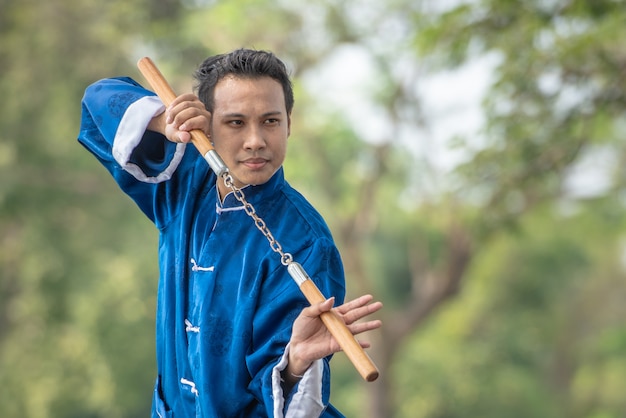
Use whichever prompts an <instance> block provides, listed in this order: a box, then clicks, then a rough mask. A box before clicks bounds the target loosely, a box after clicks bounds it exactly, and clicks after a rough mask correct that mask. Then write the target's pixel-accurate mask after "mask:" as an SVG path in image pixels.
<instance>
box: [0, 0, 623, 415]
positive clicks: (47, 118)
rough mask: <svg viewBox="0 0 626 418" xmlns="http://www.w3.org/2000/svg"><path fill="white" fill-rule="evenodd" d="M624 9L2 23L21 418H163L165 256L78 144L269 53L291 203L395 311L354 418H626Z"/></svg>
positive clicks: (526, 6)
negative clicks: (106, 110)
mask: <svg viewBox="0 0 626 418" xmlns="http://www.w3.org/2000/svg"><path fill="white" fill-rule="evenodd" d="M625 6H626V1H623V0H588V1H581V0H525V1H521V0H517V1H516V0H475V1H460V0H458V1H454V0H447V1H436V0H430V1H426V0H424V1H422V0H345V1H341V0H306V1H305V0H271V1H270V0H254V1H251V0H229V1H220V0H213V1H212V0H161V1H149V0H108V1H99V2H95V1H83V0H56V1H44V2H41V1H35V0H19V1H18V0H0V93H1V96H2V100H0V388H2V389H1V390H0V416H1V417H7V418H14V417H26V418H52V417H55V418H56V417H61V418H97V417H108V418H111V417H113V418H135V417H136V418H140V417H146V416H148V415H149V410H150V401H151V391H152V387H153V381H154V377H155V360H154V310H155V295H156V285H157V278H158V266H157V231H156V230H155V228H154V227H153V225H152V224H150V223H149V221H148V220H147V219H145V218H144V217H143V215H142V214H141V213H140V212H139V211H138V210H137V209H136V208H135V207H134V204H132V203H131V202H130V200H129V199H128V198H127V197H126V196H124V195H123V194H122V193H121V192H120V191H119V190H118V189H117V186H116V185H115V184H114V182H113V181H112V180H111V179H110V178H109V176H108V174H107V173H106V172H105V170H104V169H103V168H102V167H101V166H100V165H99V164H98V163H97V162H96V160H95V159H94V158H93V157H92V156H91V155H89V154H88V153H87V152H85V151H84V150H83V149H82V148H81V146H80V145H79V144H78V143H77V141H76V137H77V135H78V129H79V120H80V111H81V104H80V102H81V97H82V94H83V91H84V89H85V88H86V87H87V86H88V85H89V84H90V83H92V82H94V81H96V80H98V79H100V78H105V77H110V76H120V75H129V76H132V77H134V78H136V79H137V80H138V81H140V82H142V83H143V82H144V80H143V79H142V77H141V75H140V74H139V72H138V71H137V69H136V66H135V64H136V61H137V60H138V59H139V58H141V57H142V56H150V57H151V58H152V59H153V60H154V61H155V62H156V63H157V64H158V65H159V67H160V69H161V70H162V72H163V73H164V74H165V75H166V76H167V78H168V79H169V81H170V83H171V84H172V85H173V86H174V88H175V90H176V91H177V92H186V91H189V90H190V89H191V87H192V85H191V74H192V72H193V71H194V69H195V68H196V66H197V65H198V64H199V63H200V62H201V61H202V60H203V59H204V58H205V57H207V56H208V55H211V54H214V53H222V52H227V51H230V50H232V49H234V48H239V47H252V48H257V49H269V50H272V51H274V52H275V53H276V54H277V55H278V56H280V57H281V58H283V59H284V60H285V62H286V63H287V64H288V66H289V68H290V70H291V73H292V75H293V78H294V82H295V88H296V107H295V110H294V115H293V129H292V136H291V139H290V150H289V156H288V159H287V162H286V164H285V166H286V175H287V178H288V179H289V180H290V182H291V183H292V184H293V185H294V186H295V187H296V188H297V189H299V190H301V191H302V192H303V193H304V194H305V195H306V196H307V197H308V198H309V200H310V201H311V202H312V203H313V204H314V205H315V206H316V207H317V208H318V209H319V210H320V212H321V213H322V214H323V215H324V216H325V218H326V219H327V220H328V222H329V224H330V227H331V229H332V231H333V233H334V235H335V238H336V240H337V243H338V246H339V248H340V250H341V252H342V254H343V257H344V261H345V266H346V272H347V280H348V287H349V293H350V294H351V295H358V294H361V293H364V292H370V293H372V294H374V295H375V296H376V297H377V298H378V299H380V300H382V301H383V302H384V304H385V308H384V310H383V311H382V312H381V313H380V315H379V317H380V318H381V319H382V320H383V321H384V327H383V329H382V330H381V331H380V332H376V333H371V335H369V336H368V337H367V338H368V339H369V340H371V341H372V343H373V348H372V349H371V350H370V351H369V353H370V355H371V356H372V358H373V359H374V361H375V362H376V364H377V365H378V366H379V368H380V370H381V376H380V378H379V379H378V380H377V381H376V382H374V383H365V382H364V381H362V379H361V378H360V376H359V375H358V373H357V372H356V370H355V369H354V368H353V367H352V365H351V364H350V363H349V362H348V361H347V360H346V358H345V356H343V355H342V354H338V355H337V356H335V359H334V360H333V392H332V398H331V401H332V402H333V403H334V404H335V405H336V406H337V407H338V408H339V409H340V410H342V411H343V412H344V413H345V414H346V415H347V416H348V417H369V418H390V417H394V418H443V417H445V418H465V417H481V418H502V417H507V418H516V417H520V418H522V417H523V418H529V417H538V418H546V417H566V418H618V417H624V416H626V396H625V395H624V394H625V393H626V322H625V318H626V282H625V280H624V278H625V276H626V164H625V160H626V112H625V111H626V48H624V39H626V7H625Z"/></svg>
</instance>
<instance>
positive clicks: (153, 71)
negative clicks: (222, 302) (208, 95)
mask: <svg viewBox="0 0 626 418" xmlns="http://www.w3.org/2000/svg"><path fill="white" fill-rule="evenodd" d="M137 67H138V68H139V70H140V71H141V73H142V74H143V76H144V77H145V78H146V80H148V82H149V83H150V85H151V86H152V88H153V89H154V91H155V93H156V94H157V95H158V96H159V98H160V99H161V101H162V102H163V104H165V106H169V105H170V103H172V101H174V99H175V98H176V93H174V90H172V88H171V87H170V85H169V84H168V82H167V80H166V79H165V77H163V74H161V72H160V71H159V69H158V68H157V67H156V65H155V64H154V62H152V60H151V59H150V58H148V57H145V58H142V59H140V60H139V62H138V63H137ZM191 142H192V143H193V144H194V146H195V147H196V148H197V149H198V151H199V152H200V153H201V154H202V155H203V156H204V157H205V159H207V161H208V162H209V164H210V165H211V168H213V170H214V171H215V172H216V174H217V175H218V177H219V176H221V174H222V173H223V172H224V170H221V171H220V172H218V171H216V169H215V168H214V167H213V165H212V161H214V160H215V159H218V160H219V161H220V162H221V158H219V156H218V155H217V153H216V152H215V150H214V148H213V145H212V144H211V141H210V140H209V138H207V136H206V135H205V134H204V132H202V131H201V130H199V129H196V130H193V131H191ZM207 155H213V157H212V158H207ZM221 164H222V165H223V163H221ZM224 169H225V170H227V168H226V167H225V166H224ZM287 268H288V271H289V274H290V275H291V276H292V278H293V279H294V280H295V281H296V283H297V284H298V286H299V287H300V290H301V291H302V293H303V294H304V296H305V297H306V298H307V300H308V301H309V303H310V304H315V303H320V302H323V301H325V300H326V298H325V297H324V295H322V293H321V292H320V290H319V289H318V287H317V286H316V285H315V283H314V282H313V280H311V279H310V278H309V276H308V275H307V274H306V272H305V271H304V269H303V268H302V266H301V265H300V264H298V263H296V262H292V263H290V264H289V265H288V267H287ZM320 317H321V319H322V321H323V322H324V325H325V326H326V328H327V329H328V331H329V332H330V333H331V334H332V336H333V337H334V338H335V340H337V343H338V344H339V346H340V347H341V349H342V350H343V351H344V352H345V353H346V355H347V356H348V358H349V359H350V361H351V362H352V364H353V365H354V366H355V368H356V369H357V370H358V372H359V373H360V374H361V376H362V377H363V379H365V380H366V381H368V382H373V381H374V380H376V379H377V378H378V374H379V373H378V369H377V368H376V365H375V364H374V363H373V362H372V360H371V359H370V358H369V356H368V355H367V354H366V353H365V350H363V347H361V345H360V344H359V342H358V341H357V340H356V338H354V335H352V332H351V331H350V330H349V329H348V327H347V326H346V324H345V323H344V321H343V320H342V319H341V318H340V317H339V315H338V314H337V313H335V312H334V311H330V312H324V313H323V314H322V315H320Z"/></svg>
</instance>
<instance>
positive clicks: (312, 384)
mask: <svg viewBox="0 0 626 418" xmlns="http://www.w3.org/2000/svg"><path fill="white" fill-rule="evenodd" d="M288 358H289V345H287V347H285V353H284V354H283V356H282V358H281V359H280V361H279V362H278V364H277V365H276V366H274V368H273V369H272V394H273V397H274V418H283V417H284V418H311V417H319V416H320V415H321V413H322V412H323V411H324V408H325V407H324V404H323V403H322V378H323V375H324V360H322V359H319V360H316V361H315V362H314V363H313V364H312V365H311V367H309V369H308V370H307V371H306V373H304V376H303V377H302V379H301V380H300V382H299V383H298V390H297V392H296V393H295V394H294V395H293V397H292V398H291V402H290V403H289V407H288V408H287V411H286V412H285V414H284V415H283V409H284V407H285V394H283V388H282V384H281V376H280V373H281V372H282V371H283V370H285V368H286V367H287V363H288Z"/></svg>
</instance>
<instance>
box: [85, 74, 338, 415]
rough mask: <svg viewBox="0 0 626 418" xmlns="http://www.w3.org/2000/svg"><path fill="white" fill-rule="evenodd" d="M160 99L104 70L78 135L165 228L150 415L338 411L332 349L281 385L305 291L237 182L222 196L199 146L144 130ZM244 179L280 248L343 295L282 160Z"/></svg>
mask: <svg viewBox="0 0 626 418" xmlns="http://www.w3.org/2000/svg"><path fill="white" fill-rule="evenodd" d="M163 109H164V107H163V104H162V103H161V102H160V101H159V100H158V98H156V97H155V96H154V93H152V92H150V91H148V90H146V89H144V88H143V87H141V86H140V85H139V84H137V83H136V82H135V81H133V80H132V79H129V78H113V79H106V80H101V81H99V82H97V83H95V84H93V85H91V86H89V87H88V88H87V90H86V91H85V95H84V98H83V102H82V111H83V115H82V122H81V130H80V135H79V138H78V139H79V141H80V143H82V144H83V145H84V146H85V147H86V148H87V149H88V150H89V151H91V152H92V153H93V154H94V155H95V156H96V157H97V158H98V160H99V161H100V162H101V163H102V164H103V165H104V166H105V167H106V168H107V169H108V170H109V172H110V173H111V174H112V175H113V177H114V178H115V180H116V181H117V183H118V184H119V186H120V187H121V189H122V190H123V191H124V192H125V193H127V194H128V195H129V196H130V197H131V198H132V199H133V200H134V201H135V202H136V204H137V205H138V206H139V208H140V209H141V210H142V211H143V212H144V213H145V214H146V215H147V216H148V217H149V218H150V219H151V220H152V221H153V222H154V223H155V225H156V227H157V228H158V230H159V233H160V235H159V263H160V279H159V286H158V295H157V297H158V300H157V315H156V339H157V340H156V347H157V350H156V351H157V368H158V377H157V381H156V385H155V390H154V400H153V407H152V416H153V417H177V418H178V417H220V418H223V417H271V416H275V417H282V416H286V417H291V416H293V417H311V416H318V415H321V416H325V417H332V416H341V414H339V412H337V411H336V409H334V408H333V407H332V406H331V405H329V403H328V402H329V390H330V371H329V365H328V361H329V358H326V359H322V360H318V361H317V362H315V363H314V364H313V365H312V366H311V368H310V369H309V370H308V371H307V372H306V374H305V377H304V378H303V379H302V380H301V381H300V383H299V384H298V385H297V386H296V387H295V388H294V389H293V391H292V393H291V394H288V395H287V396H284V395H283V393H282V389H281V385H280V371H281V370H283V369H284V368H285V367H286V363H287V356H286V354H287V353H288V351H287V350H288V349H289V348H288V342H289V338H290V335H291V327H292V325H293V321H294V320H295V318H296V316H297V315H298V314H299V313H300V311H301V310H302V308H304V307H305V306H307V305H308V303H307V301H306V299H305V298H304V297H303V295H302V294H301V292H300V290H299V289H298V287H297V285H296V284H295V282H293V280H292V279H291V277H290V276H289V274H288V273H287V270H286V268H285V267H284V266H283V265H282V264H281V263H280V257H279V256H278V255H277V254H276V253H274V252H273V251H272V250H271V248H270V246H269V244H268V242H267V240H266V238H265V237H264V236H263V234H261V232H260V231H259V230H257V228H256V227H255V225H254V222H253V221H252V219H251V218H250V217H249V216H248V215H247V214H246V213H245V211H244V210H243V207H242V205H241V204H240V203H239V202H238V201H237V200H236V199H235V198H234V196H233V194H232V193H231V194H229V195H227V196H226V197H225V199H224V201H223V202H220V199H219V196H218V193H217V188H216V180H217V178H216V176H215V174H214V173H213V172H212V171H211V170H210V168H209V166H208V164H207V163H206V161H205V160H204V159H203V158H202V157H201V156H200V155H199V153H198V152H197V151H196V150H195V149H194V148H193V147H192V146H189V147H187V146H186V145H184V144H174V143H172V142H169V141H167V140H166V138H165V137H164V136H163V135H161V134H157V133H155V132H151V131H146V127H147V124H148V122H149V121H150V119H151V118H152V117H153V116H155V115H157V114H159V113H161V112H162V111H163ZM219 181H221V179H220V180H219ZM243 190H244V192H245V195H246V197H247V199H248V201H249V202H250V203H252V204H253V205H254V207H255V209H256V211H257V214H258V215H259V216H260V217H261V218H262V219H263V220H264V221H265V222H266V224H267V226H268V228H269V229H270V230H271V231H272V234H273V235H274V237H276V239H277V240H278V241H279V242H280V243H281V245H282V246H283V249H284V250H285V251H287V252H290V253H291V254H293V256H294V259H295V260H296V261H298V262H300V263H301V264H302V265H303V266H304V268H305V270H306V271H307V272H308V273H309V275H310V276H311V277H312V278H313V280H314V281H315V283H316V284H317V286H318V287H319V288H320V290H321V291H322V293H323V294H324V295H325V296H326V297H330V296H335V297H336V299H337V302H336V304H337V305H339V304H340V303H343V299H344V296H345V281H344V273H343V267H342V263H341V259H340V255H339V253H338V251H337V249H336V247H335V244H334V242H333V239H332V237H331V234H330V231H329V230H328V228H327V226H326V224H325V222H324V221H323V219H322V218H321V216H320V215H319V214H318V213H317V211H316V210H315V209H314V208H313V207H312V206H311V205H310V204H309V203H308V202H307V201H306V199H305V198H304V197H303V196H302V195H300V194H299V193H298V192H297V191H295V190H294V189H293V188H292V187H291V186H290V185H289V184H288V183H287V182H286V181H285V179H284V175H283V169H282V168H281V169H280V170H278V171H277V172H276V173H275V174H274V176H273V177H272V178H271V179H270V180H269V181H268V182H267V183H265V184H263V185H259V186H247V187H245V188H244V189H243ZM285 398H286V399H287V401H284V399H285Z"/></svg>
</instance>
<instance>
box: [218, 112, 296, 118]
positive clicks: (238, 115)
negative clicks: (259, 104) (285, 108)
mask: <svg viewBox="0 0 626 418" xmlns="http://www.w3.org/2000/svg"><path fill="white" fill-rule="evenodd" d="M282 114H284V112H282V111H280V110H270V111H269V112H265V113H263V114H262V115H261V116H262V117H264V118H267V117H270V116H280V115H282ZM220 116H221V117H223V118H240V119H241V118H245V117H246V115H244V114H243V113H237V112H232V113H224V114H222V115H220Z"/></svg>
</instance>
